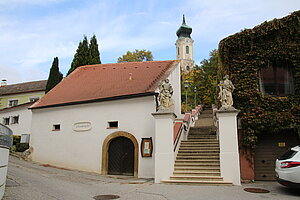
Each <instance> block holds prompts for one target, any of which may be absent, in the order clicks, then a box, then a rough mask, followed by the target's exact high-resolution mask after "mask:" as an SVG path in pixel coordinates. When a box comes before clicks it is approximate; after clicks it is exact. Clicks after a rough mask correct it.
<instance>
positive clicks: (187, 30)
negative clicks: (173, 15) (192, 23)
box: [175, 15, 194, 73]
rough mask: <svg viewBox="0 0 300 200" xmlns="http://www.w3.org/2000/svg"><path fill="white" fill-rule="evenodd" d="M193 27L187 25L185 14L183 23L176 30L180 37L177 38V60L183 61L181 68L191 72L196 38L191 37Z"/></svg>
mask: <svg viewBox="0 0 300 200" xmlns="http://www.w3.org/2000/svg"><path fill="white" fill-rule="evenodd" d="M191 33H192V28H191V27H189V26H188V25H186V23H185V17H184V15H183V19H182V25H181V26H180V27H179V29H178V30H177V32H176V35H177V37H178V39H177V40H176V43H175V45H176V60H180V61H181V63H180V64H181V70H182V71H184V72H185V73H188V72H190V71H191V70H192V69H193V68H194V48H193V43H194V40H192V38H191Z"/></svg>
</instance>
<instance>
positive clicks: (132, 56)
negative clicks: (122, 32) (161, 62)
mask: <svg viewBox="0 0 300 200" xmlns="http://www.w3.org/2000/svg"><path fill="white" fill-rule="evenodd" d="M152 60H153V56H152V52H151V51H146V50H145V49H143V50H137V49H136V50H135V51H133V52H130V51H127V53H126V54H124V55H123V56H121V57H119V58H118V63H120V62H141V61H152Z"/></svg>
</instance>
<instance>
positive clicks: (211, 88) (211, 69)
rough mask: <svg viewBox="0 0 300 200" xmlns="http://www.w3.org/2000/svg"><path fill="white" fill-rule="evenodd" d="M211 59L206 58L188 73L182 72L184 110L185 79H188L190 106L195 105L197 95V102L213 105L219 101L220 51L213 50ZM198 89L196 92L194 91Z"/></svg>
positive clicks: (183, 105)
mask: <svg viewBox="0 0 300 200" xmlns="http://www.w3.org/2000/svg"><path fill="white" fill-rule="evenodd" d="M209 56H210V58H209V59H204V60H202V61H201V62H200V64H201V65H200V66H198V65H196V66H195V67H194V70H192V71H190V72H189V73H188V74H185V73H182V74H181V91H184V92H182V96H181V99H182V110H183V111H184V110H185V106H186V105H185V101H186V99H185V98H186V97H185V88H184V81H185V80H188V82H189V87H188V89H187V96H188V108H187V110H190V109H191V108H193V107H194V103H195V102H194V99H195V95H196V100H197V102H196V104H199V103H201V104H205V105H211V104H216V103H217V66H218V51H217V50H212V51H211V52H210V54H209ZM194 90H196V93H195V92H194Z"/></svg>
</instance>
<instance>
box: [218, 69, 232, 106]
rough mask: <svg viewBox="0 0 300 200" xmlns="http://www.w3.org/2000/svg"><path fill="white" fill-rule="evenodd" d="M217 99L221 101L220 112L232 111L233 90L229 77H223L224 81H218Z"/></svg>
mask: <svg viewBox="0 0 300 200" xmlns="http://www.w3.org/2000/svg"><path fill="white" fill-rule="evenodd" d="M219 89H220V92H219V99H220V101H221V105H222V106H221V110H230V109H234V107H233V99H232V92H233V90H234V89H235V88H234V85H233V84H232V82H231V81H230V80H229V76H228V75H225V76H224V80H223V81H220V84H219Z"/></svg>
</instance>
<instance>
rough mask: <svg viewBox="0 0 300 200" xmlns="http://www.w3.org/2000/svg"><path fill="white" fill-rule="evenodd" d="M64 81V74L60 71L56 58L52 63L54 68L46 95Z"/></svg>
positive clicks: (51, 70) (50, 74) (49, 78)
mask: <svg viewBox="0 0 300 200" xmlns="http://www.w3.org/2000/svg"><path fill="white" fill-rule="evenodd" d="M62 79H63V75H62V73H60V71H59V67H58V57H55V58H54V60H53V62H52V67H51V69H50V73H49V77H48V81H47V85H46V91H45V92H46V93H47V92H49V91H50V90H51V89H52V88H54V87H55V86H56V85H57V84H58V83H59V82H60V81H61V80H62Z"/></svg>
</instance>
